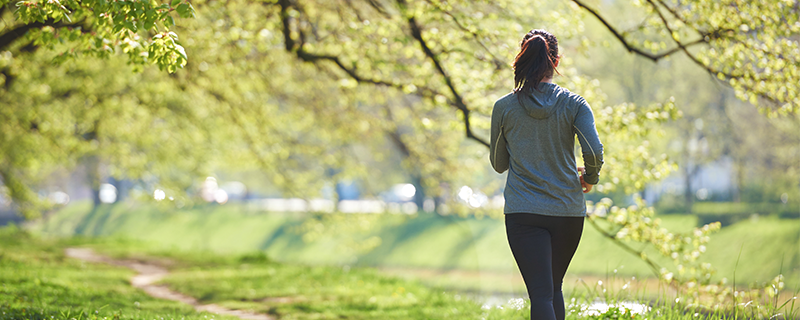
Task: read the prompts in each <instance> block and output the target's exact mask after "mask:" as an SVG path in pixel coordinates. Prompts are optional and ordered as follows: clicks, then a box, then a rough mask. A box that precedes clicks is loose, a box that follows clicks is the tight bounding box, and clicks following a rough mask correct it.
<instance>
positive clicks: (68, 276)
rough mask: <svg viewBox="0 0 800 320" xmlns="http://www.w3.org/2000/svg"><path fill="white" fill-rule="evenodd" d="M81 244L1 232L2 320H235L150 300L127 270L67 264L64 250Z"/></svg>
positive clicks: (69, 262) (20, 233)
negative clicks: (131, 281)
mask: <svg viewBox="0 0 800 320" xmlns="http://www.w3.org/2000/svg"><path fill="white" fill-rule="evenodd" d="M80 243H81V242H80V241H74V240H70V241H58V242H55V241H43V240H41V239H37V238H34V237H31V236H30V235H28V234H27V233H24V232H20V231H19V230H17V229H15V228H2V229H0V284H2V285H0V313H1V314H0V320H7V319H8V320H11V319H37V320H39V319H40V320H48V319H49V320H52V319H74V320H84V319H86V320H90V319H91V320H108V319H115V320H116V319H147V320H151V319H158V320H160V319H168V320H178V319H181V320H194V319H196V320H209V319H220V320H228V319H234V318H228V317H223V316H218V315H214V314H210V313H199V312H195V311H194V310H193V309H192V308H191V307H190V306H187V305H183V304H180V303H177V302H172V301H164V300H156V299H153V298H150V297H149V296H147V295H146V294H144V292H142V291H140V290H136V289H134V288H133V287H131V286H130V285H129V284H128V279H129V278H130V277H131V276H132V272H131V271H130V270H128V269H122V268H117V267H110V266H103V265H94V264H87V263H82V262H80V261H75V260H72V259H67V258H66V257H65V256H64V254H63V249H64V247H65V246H68V245H76V244H80Z"/></svg>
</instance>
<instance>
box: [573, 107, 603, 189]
mask: <svg viewBox="0 0 800 320" xmlns="http://www.w3.org/2000/svg"><path fill="white" fill-rule="evenodd" d="M572 126H573V128H575V134H576V135H577V136H578V142H579V143H580V144H581V153H583V164H584V166H586V173H585V174H584V175H583V179H584V181H586V183H588V184H597V183H598V182H599V181H600V169H601V168H602V167H603V144H602V143H601V142H600V137H598V135H597V128H596V127H595V124H594V114H593V113H592V108H591V107H589V104H588V103H587V102H586V100H583V99H581V102H580V106H579V107H578V114H577V115H576V116H575V122H574V123H573V125H572Z"/></svg>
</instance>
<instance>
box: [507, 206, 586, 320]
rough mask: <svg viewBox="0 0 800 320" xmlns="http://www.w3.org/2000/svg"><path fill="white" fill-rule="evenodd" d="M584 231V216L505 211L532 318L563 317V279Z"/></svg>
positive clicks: (533, 319)
mask: <svg viewBox="0 0 800 320" xmlns="http://www.w3.org/2000/svg"><path fill="white" fill-rule="evenodd" d="M582 232H583V217H553V216H544V215H538V214H531V213H511V214H506V234H507V235H508V244H509V246H511V252H512V253H513V254H514V259H515V260H517V266H519V271H520V272H521V273H522V278H523V279H524V280H525V287H527V288H528V296H530V298H531V320H537V319H546V320H556V319H558V320H563V319H564V317H565V314H564V313H565V312H564V295H563V294H562V293H561V282H562V281H563V280H564V274H565V273H566V272H567V267H569V262H570V260H572V256H573V255H574V254H575V250H576V249H577V248H578V243H579V242H580V240H581V233H582Z"/></svg>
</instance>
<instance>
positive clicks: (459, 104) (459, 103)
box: [408, 16, 489, 148]
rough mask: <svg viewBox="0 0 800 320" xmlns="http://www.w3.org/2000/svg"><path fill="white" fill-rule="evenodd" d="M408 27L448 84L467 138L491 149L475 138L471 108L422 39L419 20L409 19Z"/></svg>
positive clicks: (483, 141) (485, 143)
mask: <svg viewBox="0 0 800 320" xmlns="http://www.w3.org/2000/svg"><path fill="white" fill-rule="evenodd" d="M408 26H409V27H410V28H411V37H413V38H414V39H416V40H417V42H418V43H419V45H420V47H422V51H423V52H424V53H425V55H426V56H427V57H428V58H429V59H431V61H433V65H434V66H435V67H436V71H437V72H438V73H439V74H440V75H441V76H442V77H444V82H445V84H447V87H448V88H449V89H450V93H451V94H452V95H453V103H454V106H455V107H456V108H457V109H458V110H460V111H461V113H462V114H463V116H464V131H465V133H466V135H467V138H470V139H473V140H475V141H478V142H479V143H481V144H483V145H485V146H486V147H487V148H488V147H489V143H488V142H486V140H483V139H481V138H479V137H477V136H475V134H473V133H472V128H471V126H470V123H469V114H470V110H469V108H468V107H467V105H466V104H465V103H464V99H463V98H462V97H461V94H459V93H458V90H456V87H455V84H453V80H452V78H451V77H450V76H449V75H448V74H447V72H446V71H445V70H444V67H443V66H442V64H441V63H440V62H439V57H438V56H437V55H436V54H435V53H433V51H432V50H431V48H430V47H429V46H428V44H427V43H426V42H425V39H423V38H422V30H421V29H420V27H419V24H418V23H417V20H416V19H415V18H414V17H413V16H412V17H410V18H408Z"/></svg>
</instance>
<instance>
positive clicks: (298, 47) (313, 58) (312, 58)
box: [278, 0, 489, 147]
mask: <svg viewBox="0 0 800 320" xmlns="http://www.w3.org/2000/svg"><path fill="white" fill-rule="evenodd" d="M278 4H279V5H280V6H281V22H282V31H283V36H284V45H285V48H286V50H287V51H289V52H294V53H295V55H297V57H298V58H300V60H302V61H305V62H311V63H316V62H317V61H329V62H333V64H335V65H336V66H337V67H338V68H339V69H340V70H342V71H344V72H345V73H346V74H347V75H348V76H349V77H350V78H352V79H353V80H356V81H357V82H359V83H369V84H373V85H380V86H387V87H391V88H395V89H401V90H402V89H403V88H404V87H405V86H404V85H402V84H399V83H394V82H389V81H385V80H381V79H374V78H368V77H364V76H361V75H359V74H358V72H357V71H356V68H355V66H352V67H348V66H346V65H345V64H344V63H343V62H342V60H341V59H340V58H339V57H337V56H332V55H325V54H315V53H311V52H308V51H306V50H305V48H304V44H305V42H304V41H303V39H304V38H305V37H304V33H303V32H302V31H301V30H296V31H295V32H297V34H298V38H299V42H298V41H297V40H295V39H294V38H292V32H293V30H292V18H291V17H290V16H289V13H288V10H289V9H290V8H291V7H293V5H292V3H291V2H290V0H280V1H278ZM409 23H410V26H411V30H412V37H414V39H416V40H417V41H418V42H419V43H420V45H421V46H422V49H423V51H424V52H425V54H426V56H427V57H428V58H430V59H431V60H433V62H434V65H435V66H436V69H437V72H438V73H439V74H441V75H442V76H444V79H445V83H446V84H447V86H448V88H449V89H450V92H451V93H452V94H453V97H454V99H452V100H451V99H448V103H449V104H450V105H452V106H454V107H455V108H456V109H458V110H460V111H461V113H462V114H463V115H464V125H465V131H466V136H467V138H469V139H473V140H475V141H478V142H479V143H481V144H483V145H485V146H486V147H489V143H488V142H486V141H485V140H483V139H481V138H479V137H477V136H475V135H474V134H473V132H472V128H471V126H470V122H469V113H470V110H469V108H468V107H467V106H466V104H464V101H463V99H462V98H461V95H460V94H459V93H458V91H457V90H456V88H455V86H454V84H453V82H452V79H451V78H450V77H449V76H448V75H447V73H446V72H445V70H444V68H443V67H442V65H441V63H439V59H438V56H437V55H436V54H434V53H433V51H431V49H430V48H429V47H428V46H427V44H426V43H425V40H424V39H423V38H422V33H421V31H420V29H419V25H417V23H416V21H415V20H414V18H413V17H412V18H410V20H409ZM415 30H416V31H415ZM415 86H416V87H417V90H418V91H419V92H420V94H419V95H420V96H421V97H424V98H429V99H434V98H435V97H436V96H439V95H441V96H444V95H443V94H441V93H439V92H438V91H437V90H434V89H432V88H429V87H426V86H417V85H415Z"/></svg>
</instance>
